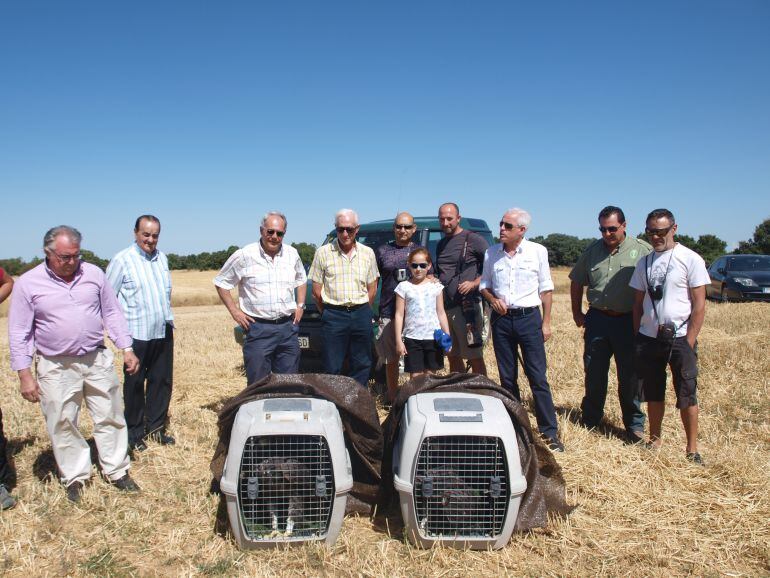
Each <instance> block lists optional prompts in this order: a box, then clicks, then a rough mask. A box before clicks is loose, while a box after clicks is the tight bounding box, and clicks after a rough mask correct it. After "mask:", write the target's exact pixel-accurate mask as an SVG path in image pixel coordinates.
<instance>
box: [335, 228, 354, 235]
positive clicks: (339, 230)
mask: <svg viewBox="0 0 770 578" xmlns="http://www.w3.org/2000/svg"><path fill="white" fill-rule="evenodd" d="M356 229H358V227H337V232H338V233H347V234H348V235H352V234H353V233H355V232H356Z"/></svg>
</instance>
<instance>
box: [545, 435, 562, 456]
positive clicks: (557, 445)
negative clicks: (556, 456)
mask: <svg viewBox="0 0 770 578" xmlns="http://www.w3.org/2000/svg"><path fill="white" fill-rule="evenodd" d="M545 445H546V446H548V449H549V450H551V451H552V452H557V453H563V452H564V444H563V443H561V441H560V440H559V438H546V439H545Z"/></svg>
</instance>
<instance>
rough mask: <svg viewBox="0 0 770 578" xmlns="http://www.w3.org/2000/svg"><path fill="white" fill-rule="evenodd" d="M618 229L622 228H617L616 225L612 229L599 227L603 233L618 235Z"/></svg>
mask: <svg viewBox="0 0 770 578" xmlns="http://www.w3.org/2000/svg"><path fill="white" fill-rule="evenodd" d="M618 229H620V227H616V226H615V225H613V226H611V227H599V230H600V231H601V232H602V233H617V232H618Z"/></svg>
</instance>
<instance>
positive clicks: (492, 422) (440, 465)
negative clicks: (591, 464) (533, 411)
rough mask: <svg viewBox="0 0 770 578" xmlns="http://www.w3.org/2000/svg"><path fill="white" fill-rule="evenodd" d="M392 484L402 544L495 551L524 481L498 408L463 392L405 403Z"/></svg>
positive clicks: (507, 532) (507, 422)
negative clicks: (397, 499)
mask: <svg viewBox="0 0 770 578" xmlns="http://www.w3.org/2000/svg"><path fill="white" fill-rule="evenodd" d="M393 464H394V481H395V486H396V489H397V490H398V492H399V496H400V500H401V512H402V515H403V517H404V523H405V525H406V527H407V535H408V536H409V538H410V540H411V541H412V542H413V543H415V544H417V545H420V546H430V545H431V544H433V543H435V542H438V541H440V542H443V543H445V544H447V545H451V546H457V547H463V548H464V547H469V548H480V549H486V548H501V547H502V546H504V545H505V544H506V543H507V542H508V540H509V539H510V536H511V533H512V531H513V525H514V523H515V521H516V516H517V514H518V509H519V503H520V501H521V494H523V493H524V490H525V489H526V484H527V483H526V479H525V478H524V476H523V475H522V472H521V464H520V461H519V451H518V445H517V442H516V433H515V430H514V428H513V424H512V423H511V419H510V417H509V415H508V412H507V411H506V410H505V407H504V406H503V404H502V402H501V401H500V400H499V399H497V398H494V397H490V396H483V395H477V394H465V393H424V394H417V395H414V396H412V397H411V398H409V400H408V402H407V405H406V408H405V410H404V416H403V419H402V421H401V427H400V430H399V438H398V442H397V444H396V447H395V450H394V457H393Z"/></svg>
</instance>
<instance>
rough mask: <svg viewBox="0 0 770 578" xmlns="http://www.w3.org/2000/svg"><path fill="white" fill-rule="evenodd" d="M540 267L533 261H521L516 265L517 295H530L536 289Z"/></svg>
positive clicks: (525, 259)
mask: <svg viewBox="0 0 770 578" xmlns="http://www.w3.org/2000/svg"><path fill="white" fill-rule="evenodd" d="M539 271H540V266H539V264H538V262H537V261H536V260H535V259H527V258H524V259H521V260H520V261H518V262H517V263H516V282H517V283H516V285H517V287H516V289H517V293H524V294H528V293H532V292H536V291H537V288H538V274H539Z"/></svg>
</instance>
